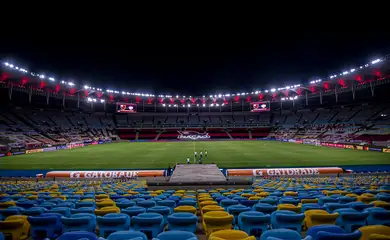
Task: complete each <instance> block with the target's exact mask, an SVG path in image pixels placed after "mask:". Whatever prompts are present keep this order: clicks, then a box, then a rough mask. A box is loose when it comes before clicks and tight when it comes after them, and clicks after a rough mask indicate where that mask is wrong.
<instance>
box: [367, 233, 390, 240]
mask: <svg viewBox="0 0 390 240" xmlns="http://www.w3.org/2000/svg"><path fill="white" fill-rule="evenodd" d="M369 239H370V240H390V235H383V234H376V233H374V234H371V235H370V237H369Z"/></svg>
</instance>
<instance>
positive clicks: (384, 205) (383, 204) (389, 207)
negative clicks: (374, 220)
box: [371, 201, 390, 210]
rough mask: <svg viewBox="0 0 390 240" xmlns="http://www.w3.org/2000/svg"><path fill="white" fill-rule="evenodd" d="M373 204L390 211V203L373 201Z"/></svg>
mask: <svg viewBox="0 0 390 240" xmlns="http://www.w3.org/2000/svg"><path fill="white" fill-rule="evenodd" d="M371 203H372V204H374V206H375V207H381V208H384V209H386V210H390V203H388V202H385V201H372V202H371Z"/></svg>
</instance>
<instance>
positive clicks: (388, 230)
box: [359, 225, 390, 240]
mask: <svg viewBox="0 0 390 240" xmlns="http://www.w3.org/2000/svg"><path fill="white" fill-rule="evenodd" d="M359 231H360V232H361V233H362V236H361V237H360V240H371V239H375V238H371V236H372V235H374V236H372V237H376V236H375V234H376V235H378V234H379V235H385V236H390V227H388V226H383V225H372V226H364V227H361V228H359Z"/></svg>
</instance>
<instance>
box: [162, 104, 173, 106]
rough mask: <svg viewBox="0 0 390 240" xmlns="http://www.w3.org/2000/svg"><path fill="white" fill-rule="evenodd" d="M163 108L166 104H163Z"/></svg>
mask: <svg viewBox="0 0 390 240" xmlns="http://www.w3.org/2000/svg"><path fill="white" fill-rule="evenodd" d="M169 106H171V105H169ZM163 107H165V104H163Z"/></svg>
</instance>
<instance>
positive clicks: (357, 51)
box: [0, 32, 390, 95]
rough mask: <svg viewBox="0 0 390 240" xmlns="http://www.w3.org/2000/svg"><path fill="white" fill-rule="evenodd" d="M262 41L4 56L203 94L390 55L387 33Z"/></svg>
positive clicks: (38, 49)
mask: <svg viewBox="0 0 390 240" xmlns="http://www.w3.org/2000/svg"><path fill="white" fill-rule="evenodd" d="M265 36H266V37H263V38H260V39H256V41H254V40H253V39H245V37H243V38H242V39H239V40H237V38H235V39H234V40H233V39H232V40H230V39H229V38H226V39H223V38H220V39H203V40H202V41H197V40H196V39H194V40H193V41H191V40H188V41H182V42H177V41H170V39H165V40H164V41H150V40H149V41H142V40H139V41H132V42H127V43H123V42H121V43H118V44H112V43H110V44H107V43H104V44H103V43H96V42H94V43H90V44H84V45H81V44H74V42H72V44H71V43H66V41H65V42H64V43H61V44H55V43H49V44H46V42H45V44H36V43H31V42H28V41H27V42H23V41H19V42H17V43H12V44H10V43H5V44H2V46H1V49H0V50H1V51H0V53H1V55H0V56H1V57H2V58H3V59H7V60H9V61H12V62H14V63H16V64H17V63H22V64H19V65H21V66H26V67H27V68H28V69H29V70H35V71H37V72H41V73H45V74H46V75H49V73H53V74H54V76H56V78H57V79H59V78H61V79H64V80H67V79H74V80H75V82H78V83H81V84H89V85H92V86H95V87H101V88H111V89H114V90H127V91H145V92H149V93H151V92H153V93H156V94H159V93H166V94H168V93H170V94H172V95H176V93H181V94H186V95H190V94H193V95H197V94H198V95H202V94H209V93H212V94H214V93H220V92H222V93H223V92H225V93H230V92H231V93H233V92H241V91H252V90H256V89H265V88H270V87H283V86H285V85H291V84H298V83H307V82H308V80H309V78H310V77H323V76H328V75H330V74H334V73H339V72H340V71H342V70H345V69H350V68H352V67H355V66H357V65H360V64H361V63H366V62H368V61H370V60H372V59H376V58H377V57H380V56H383V55H385V54H387V53H390V34H388V33H372V32H371V33H364V32H363V33H359V32H351V33H342V34H341V33H329V32H327V33H315V34H312V33H299V34H298V33H296V34H291V33H288V34H287V33H285V34H281V33H279V34H266V35H265Z"/></svg>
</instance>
